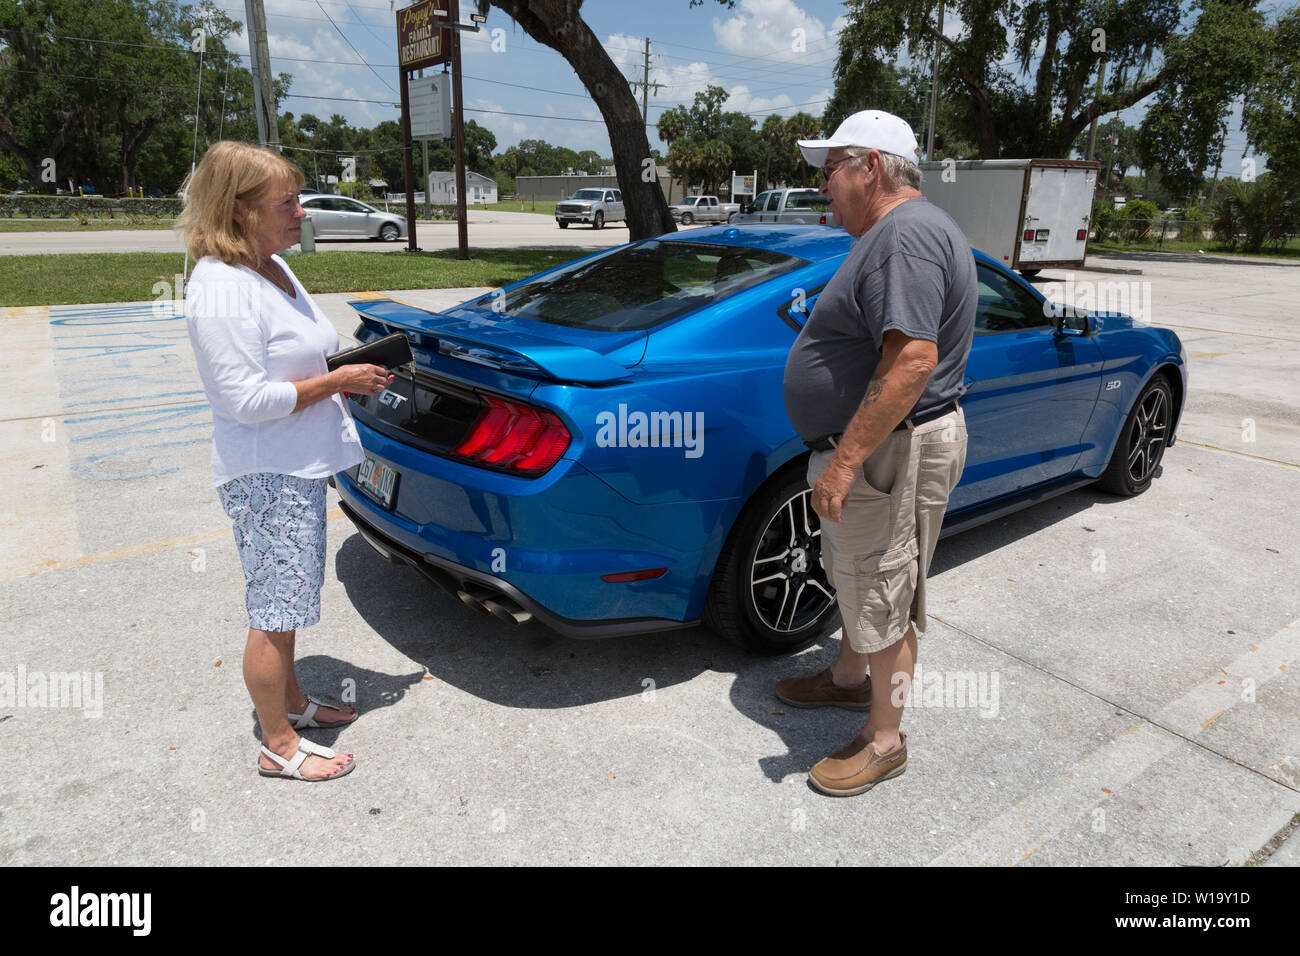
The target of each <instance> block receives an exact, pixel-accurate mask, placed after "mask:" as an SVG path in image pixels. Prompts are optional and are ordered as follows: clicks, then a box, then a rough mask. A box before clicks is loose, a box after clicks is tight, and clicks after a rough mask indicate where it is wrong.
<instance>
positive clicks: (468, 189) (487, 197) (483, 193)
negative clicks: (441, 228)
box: [429, 170, 497, 205]
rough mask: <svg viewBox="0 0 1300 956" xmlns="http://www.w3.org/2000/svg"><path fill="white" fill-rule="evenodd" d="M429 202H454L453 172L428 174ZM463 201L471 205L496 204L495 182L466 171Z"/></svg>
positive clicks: (454, 184)
mask: <svg viewBox="0 0 1300 956" xmlns="http://www.w3.org/2000/svg"><path fill="white" fill-rule="evenodd" d="M429 201H430V202H434V203H448V204H450V203H454V202H455V201H456V174H455V173H454V172H450V173H448V172H441V171H439V172H434V173H430V174H429ZM465 201H466V202H467V203H469V204H471V205H473V204H474V203H494V202H496V201H497V184H496V180H494V179H489V178H488V177H486V176H483V175H481V174H479V173H475V172H471V171H470V170H466V171H465Z"/></svg>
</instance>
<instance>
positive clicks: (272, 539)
mask: <svg viewBox="0 0 1300 956" xmlns="http://www.w3.org/2000/svg"><path fill="white" fill-rule="evenodd" d="M327 483H328V479H326V478H298V477H295V476H294V475H276V474H270V473H267V472H259V473H258V474H253V475H243V476H241V477H239V478H234V479H232V480H230V481H228V482H226V483H225V484H224V485H221V486H220V487H218V488H217V494H218V495H219V496H220V498H221V507H223V508H224V509H225V511H226V514H227V515H229V516H230V518H231V519H232V520H233V521H234V522H235V546H236V547H237V548H238V549H239V563H240V564H241V565H243V568H244V584H245V587H246V592H245V604H246V605H247V607H248V626H249V627H251V628H256V629H257V630H259V631H295V630H297V629H298V628H300V627H310V626H311V625H312V624H315V623H317V622H318V621H319V620H320V589H321V586H322V585H324V583H325V485H326V484H327Z"/></svg>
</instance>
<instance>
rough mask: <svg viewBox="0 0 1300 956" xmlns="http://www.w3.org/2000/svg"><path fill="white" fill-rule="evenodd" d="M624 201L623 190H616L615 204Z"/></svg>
mask: <svg viewBox="0 0 1300 956" xmlns="http://www.w3.org/2000/svg"><path fill="white" fill-rule="evenodd" d="M622 201H623V190H621V189H615V190H614V202H622Z"/></svg>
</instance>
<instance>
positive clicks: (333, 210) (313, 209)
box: [301, 195, 406, 242]
mask: <svg viewBox="0 0 1300 956" xmlns="http://www.w3.org/2000/svg"><path fill="white" fill-rule="evenodd" d="M301 202H302V208H303V209H304V210H306V212H307V218H308V219H310V220H311V224H312V228H313V229H315V231H316V238H317V239H361V238H369V239H383V240H384V241H386V242H396V241H397V240H398V239H404V238H406V217H405V216H399V215H397V214H395V213H391V212H384V211H383V210H381V209H376V208H375V207H374V206H368V205H366V204H365V203H363V202H360V201H359V200H356V199H349V198H348V197H347V196H324V195H316V196H310V195H309V196H303V197H301Z"/></svg>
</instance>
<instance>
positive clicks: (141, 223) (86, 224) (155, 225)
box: [0, 217, 175, 232]
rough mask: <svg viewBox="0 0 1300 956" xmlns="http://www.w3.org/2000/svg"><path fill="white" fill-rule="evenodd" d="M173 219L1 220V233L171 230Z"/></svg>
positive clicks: (173, 223)
mask: <svg viewBox="0 0 1300 956" xmlns="http://www.w3.org/2000/svg"><path fill="white" fill-rule="evenodd" d="M173 225H175V220H173V219H141V218H136V217H131V218H129V219H128V218H122V219H85V220H81V219H0V232H98V231H100V230H103V229H170V228H172V226H173Z"/></svg>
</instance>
